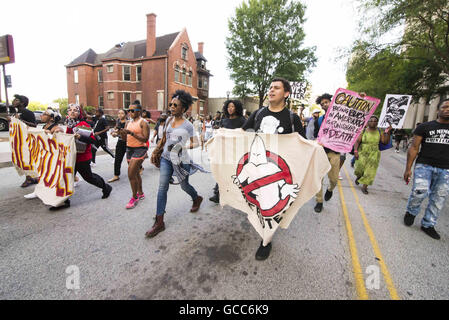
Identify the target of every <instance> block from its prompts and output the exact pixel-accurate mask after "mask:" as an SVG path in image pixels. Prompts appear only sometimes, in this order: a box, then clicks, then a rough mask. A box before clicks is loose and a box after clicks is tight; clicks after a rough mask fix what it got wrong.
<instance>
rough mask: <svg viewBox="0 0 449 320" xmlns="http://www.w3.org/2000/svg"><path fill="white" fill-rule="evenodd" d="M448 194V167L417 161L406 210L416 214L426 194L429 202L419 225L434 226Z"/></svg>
mask: <svg viewBox="0 0 449 320" xmlns="http://www.w3.org/2000/svg"><path fill="white" fill-rule="evenodd" d="M448 195H449V169H440V168H436V167H432V166H429V165H427V164H421V163H417V164H416V166H415V174H414V178H413V189H412V193H411V194H410V197H409V198H408V202H407V212H408V213H410V214H412V215H414V216H417V215H418V214H419V211H420V209H421V203H422V202H423V200H424V199H425V198H427V196H428V197H429V204H428V206H427V208H426V211H425V214H424V217H423V219H422V221H421V225H422V226H423V227H424V228H429V227H434V226H435V225H436V223H437V219H438V215H439V213H440V211H441V209H442V208H443V206H444V202H445V200H446V198H447V196H448Z"/></svg>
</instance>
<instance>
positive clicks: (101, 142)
mask: <svg viewBox="0 0 449 320" xmlns="http://www.w3.org/2000/svg"><path fill="white" fill-rule="evenodd" d="M96 147H97V149H100V147H101V148H102V149H103V150H104V151H106V153H108V154H109V155H110V156H111V157H113V158H115V156H114V154H113V153H112V151H111V150H109V148H108V139H107V138H106V139H102V138H100V139H99V140H98V143H97V144H96ZM97 149H95V148H94V147H92V162H93V163H95V158H96V154H97Z"/></svg>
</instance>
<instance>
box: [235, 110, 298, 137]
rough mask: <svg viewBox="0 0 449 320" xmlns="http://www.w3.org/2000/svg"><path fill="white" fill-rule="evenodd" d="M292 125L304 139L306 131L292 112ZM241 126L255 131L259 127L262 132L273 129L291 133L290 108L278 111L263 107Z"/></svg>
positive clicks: (280, 132)
mask: <svg viewBox="0 0 449 320" xmlns="http://www.w3.org/2000/svg"><path fill="white" fill-rule="evenodd" d="M256 116H257V119H256ZM293 125H294V129H295V132H298V133H299V134H300V135H301V136H302V137H303V138H305V139H306V133H305V131H304V127H303V125H302V123H301V119H299V116H298V115H297V114H296V113H294V114H293ZM261 127H262V128H261ZM242 128H243V130H248V129H254V130H255V131H256V132H257V131H259V129H260V131H261V132H264V133H267V132H272V131H273V130H274V129H275V130H276V133H278V134H287V133H292V123H291V119H290V110H288V109H287V108H284V109H282V111H280V112H272V111H270V109H268V107H264V108H263V109H259V110H257V111H254V112H253V113H252V114H251V116H250V117H249V118H248V120H246V122H245V124H244V125H243V127H242Z"/></svg>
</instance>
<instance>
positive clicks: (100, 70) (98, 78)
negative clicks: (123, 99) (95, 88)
mask: <svg viewBox="0 0 449 320" xmlns="http://www.w3.org/2000/svg"><path fill="white" fill-rule="evenodd" d="M100 73H101V80H100ZM97 80H98V82H103V69H98V70H97Z"/></svg>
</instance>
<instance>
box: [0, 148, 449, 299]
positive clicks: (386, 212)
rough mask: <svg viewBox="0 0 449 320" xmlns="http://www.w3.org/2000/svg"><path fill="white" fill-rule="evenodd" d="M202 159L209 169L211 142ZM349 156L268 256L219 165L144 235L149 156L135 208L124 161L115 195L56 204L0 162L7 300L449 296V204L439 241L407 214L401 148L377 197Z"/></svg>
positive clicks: (94, 192) (80, 193) (102, 168)
mask: <svg viewBox="0 0 449 320" xmlns="http://www.w3.org/2000/svg"><path fill="white" fill-rule="evenodd" d="M194 152H195V153H196V155H197V156H198V155H199V153H200V151H199V150H195V151H194ZM199 156H200V157H201V155H199ZM202 159H203V164H204V165H205V167H206V168H208V161H207V154H206V153H205V152H203V154H202ZM111 160H112V158H111V157H109V156H108V155H103V156H99V157H98V160H97V163H98V165H97V167H95V168H94V169H93V170H94V172H96V173H98V174H100V175H101V176H102V177H104V178H105V179H109V178H110V177H112V173H113V164H112V162H111ZM349 160H350V158H349V159H348V161H347V163H346V164H345V170H346V171H347V172H348V176H349V177H350V179H349V180H348V178H347V176H346V173H345V171H344V170H342V175H343V180H341V189H339V188H340V187H337V188H336V189H335V191H334V195H333V197H332V199H331V200H330V201H328V202H326V203H325V205H324V210H323V211H322V212H321V213H320V214H316V213H315V212H314V210H313V207H314V205H315V201H314V200H313V199H312V200H311V201H309V202H308V203H307V204H306V205H304V206H303V208H301V210H300V212H299V213H298V214H297V216H296V217H295V219H294V220H293V222H292V224H291V225H290V227H289V228H288V229H286V230H281V229H279V230H278V231H277V233H276V235H275V237H274V241H273V250H272V253H271V255H270V257H269V258H268V260H266V261H262V262H261V261H256V260H255V257H254V256H255V252H256V249H257V248H258V245H259V243H260V238H259V236H258V234H257V233H256V232H255V230H254V229H253V228H252V226H251V225H250V223H249V222H248V221H247V218H246V215H245V214H243V213H242V212H239V211H237V210H234V209H232V208H229V207H225V208H223V209H222V208H220V206H218V205H216V204H214V203H212V202H210V201H209V200H208V198H209V197H210V196H211V195H212V188H213V186H214V184H215V182H214V180H213V178H212V175H211V174H204V173H196V174H195V175H193V176H192V177H191V180H190V181H191V184H192V185H193V186H194V187H195V188H196V189H197V190H198V193H199V194H200V195H202V196H203V197H204V198H205V200H204V202H203V204H202V206H201V208H200V210H199V211H198V212H197V213H190V212H189V209H190V207H191V200H190V199H189V197H188V196H187V194H185V193H184V192H183V191H182V190H181V189H180V187H179V186H171V187H170V190H169V193H168V198H169V202H168V205H167V214H166V216H165V223H166V230H165V231H164V232H162V233H160V234H159V235H158V236H156V237H155V238H153V239H146V238H145V237H144V234H145V231H146V230H148V229H149V228H150V227H151V225H152V224H153V217H154V215H155V209H156V199H155V198H156V193H157V187H158V182H159V171H158V170H157V169H156V168H155V167H153V166H152V165H151V164H150V162H149V161H148V160H147V161H145V163H144V168H145V171H144V172H143V176H142V177H143V183H144V192H145V195H146V199H145V200H143V201H142V202H141V203H139V204H138V206H137V207H136V208H135V209H133V210H126V209H125V205H126V203H127V201H128V200H129V198H130V195H131V194H130V186H129V182H128V180H127V176H126V170H127V166H126V163H125V162H124V163H123V165H122V175H121V180H119V181H117V182H114V183H113V184H112V186H113V188H114V189H113V191H112V194H111V196H110V198H109V199H107V200H103V199H101V190H99V189H96V188H95V187H93V186H91V185H88V184H87V183H86V182H84V181H82V182H81V183H80V185H79V186H78V187H77V188H76V192H75V195H74V196H73V197H72V200H71V203H72V206H71V207H70V208H69V209H66V210H62V211H59V212H50V211H49V210H48V207H46V206H45V205H43V204H42V202H41V201H40V200H39V199H33V200H26V199H24V198H23V195H24V194H26V193H29V192H31V191H32V187H28V188H26V189H22V188H20V187H19V185H20V184H21V183H22V181H23V177H19V176H18V175H17V173H16V171H15V170H14V169H13V168H11V167H9V168H1V169H0V176H1V177H2V179H1V183H0V299H255V300H258V299H337V300H346V299H359V298H368V299H373V300H376V299H405V300H407V299H449V277H448V274H449V255H448V252H449V228H448V227H449V215H448V213H449V210H448V208H449V205H448V203H447V202H446V206H445V208H444V209H443V212H442V213H441V215H440V218H439V220H438V224H437V227H436V229H437V230H438V231H439V233H440V234H441V236H442V238H441V240H439V241H437V240H434V239H431V238H430V237H428V236H427V235H426V234H424V233H423V232H422V231H421V230H420V229H419V226H420V220H421V218H422V213H421V214H420V216H419V217H418V218H417V219H416V220H415V224H414V226H412V227H405V226H404V224H403V222H402V218H403V215H404V212H405V206H406V202H407V198H408V195H409V192H410V190H411V185H408V186H407V185H405V184H404V183H403V181H402V178H401V176H402V173H403V170H404V164H405V155H404V153H400V154H396V153H394V152H393V151H392V150H388V151H384V152H383V153H382V160H381V165H380V168H379V170H378V175H377V177H376V180H375V183H374V185H373V186H371V187H370V188H369V191H370V194H369V195H364V194H363V193H362V192H361V190H360V187H358V186H357V187H356V186H354V183H353V179H354V176H353V173H352V169H351V167H350V165H349ZM350 184H352V187H351V185H350ZM340 190H341V193H340ZM356 197H357V198H356ZM343 198H344V200H343ZM356 199H358V200H356ZM357 201H358V203H359V205H358V204H357ZM425 204H426V203H425ZM425 204H424V205H425ZM423 210H424V206H423V208H422V211H423ZM363 217H365V218H366V219H365V220H364V218H363ZM351 231H352V233H351ZM354 249H355V250H354ZM70 266H76V267H77V268H78V270H79V275H80V278H79V280H80V281H79V285H80V286H79V289H71V290H69V289H67V287H66V282H67V278H68V277H71V276H72V275H73V274H72V273H71V270H72V269H70V268H71V267H70ZM68 267H69V269H67V268H68ZM66 271H68V273H66Z"/></svg>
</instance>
